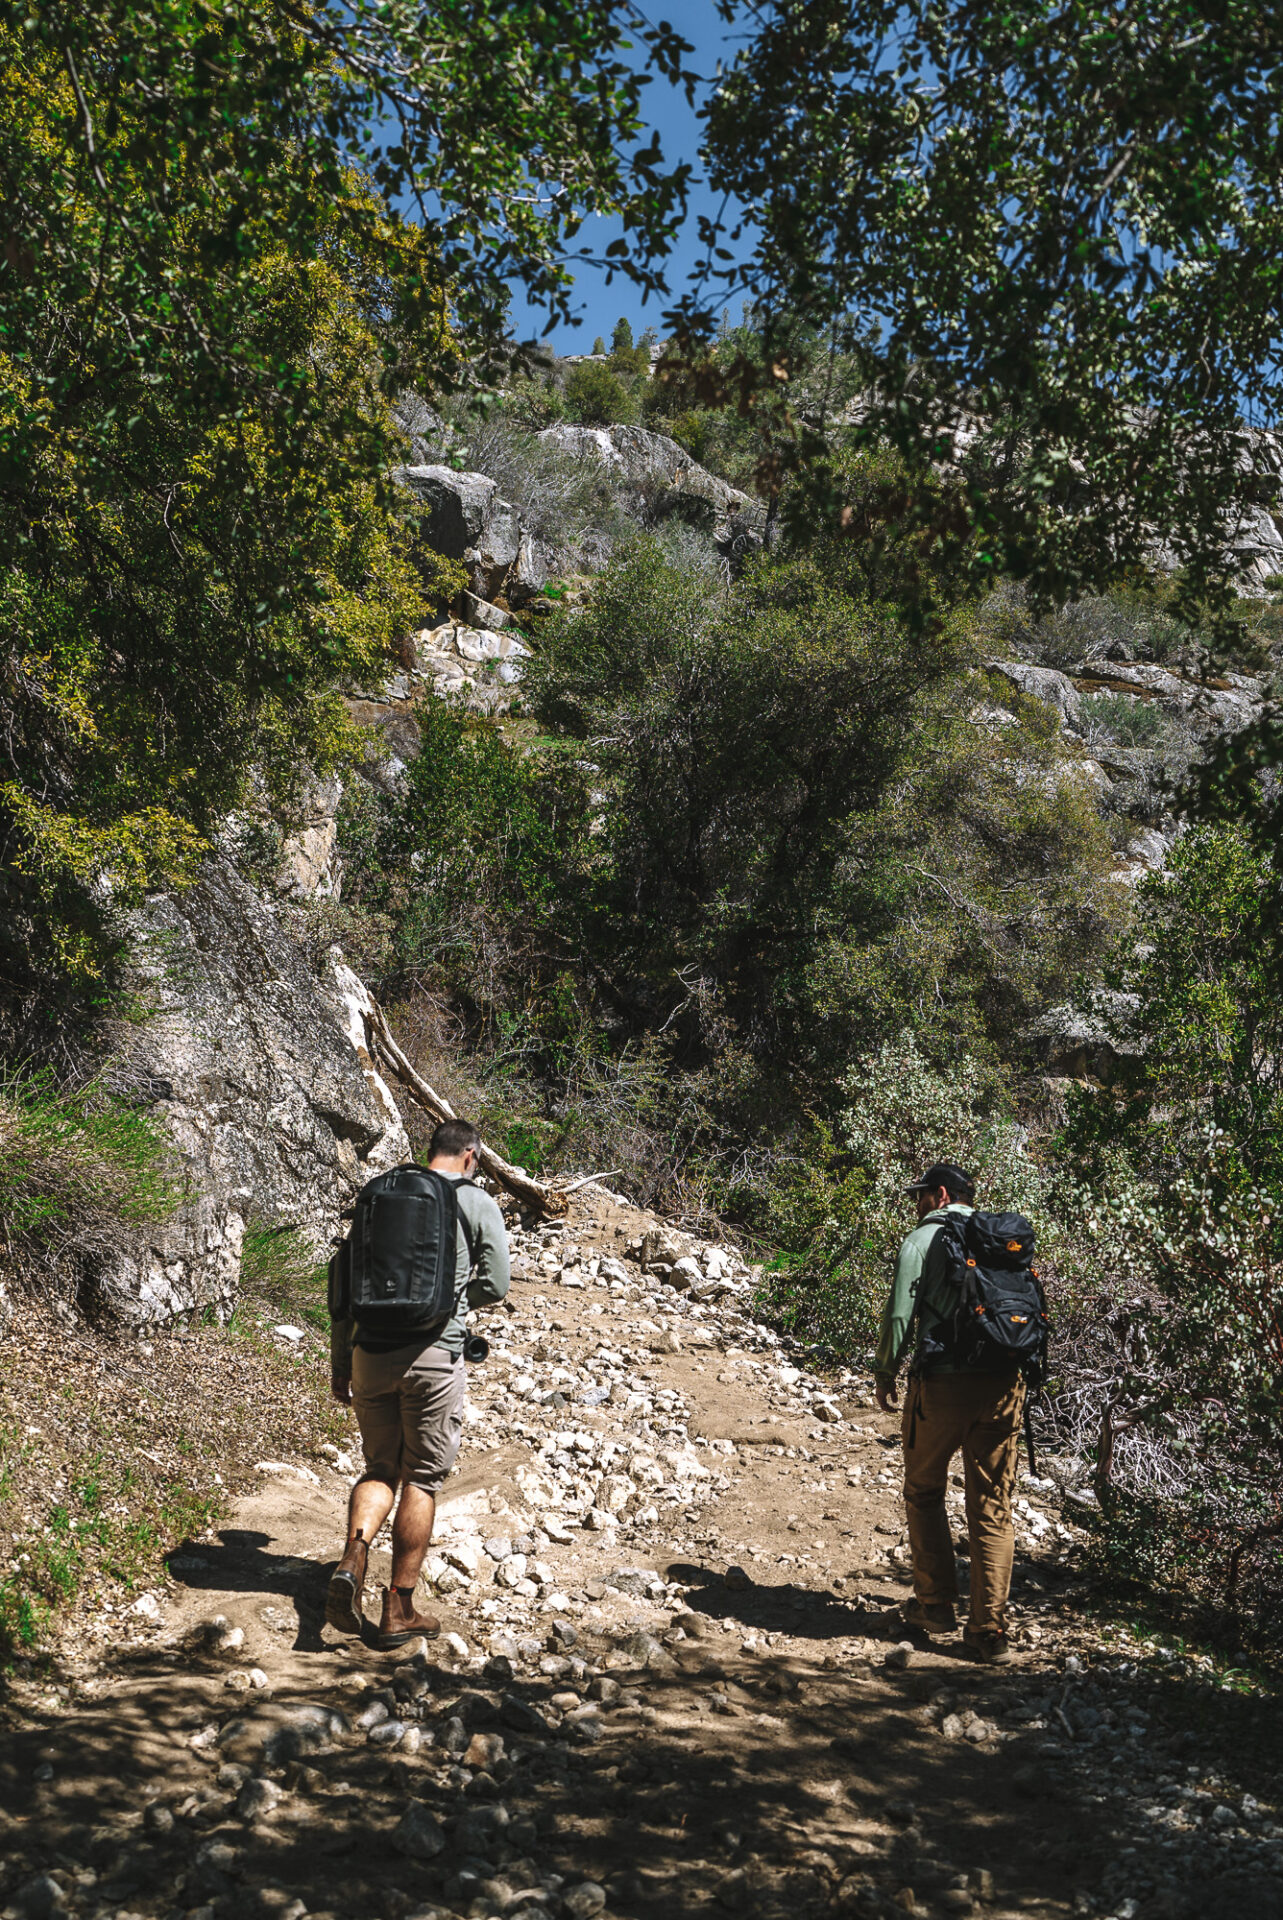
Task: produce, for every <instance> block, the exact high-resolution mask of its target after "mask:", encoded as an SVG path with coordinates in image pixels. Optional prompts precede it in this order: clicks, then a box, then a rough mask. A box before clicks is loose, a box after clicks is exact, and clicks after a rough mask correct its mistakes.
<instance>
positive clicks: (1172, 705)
mask: <svg viewBox="0 0 1283 1920" xmlns="http://www.w3.org/2000/svg"><path fill="white" fill-rule="evenodd" d="M1073 671H1074V681H1075V684H1076V686H1077V688H1078V691H1079V693H1080V694H1083V693H1121V694H1126V695H1128V696H1129V697H1130V698H1132V699H1134V700H1150V701H1153V702H1155V703H1156V704H1157V705H1158V706H1160V707H1161V708H1162V709H1163V711H1164V712H1165V713H1169V714H1172V715H1174V716H1175V717H1177V718H1179V719H1181V720H1183V721H1184V723H1185V725H1186V726H1187V727H1189V728H1190V729H1191V731H1192V732H1194V733H1197V734H1215V733H1232V732H1234V731H1236V730H1237V729H1238V728H1239V727H1243V726H1246V725H1247V723H1248V721H1250V720H1253V719H1255V718H1256V716H1257V714H1258V713H1259V712H1260V710H1261V703H1262V698H1263V692H1262V687H1261V683H1260V681H1259V680H1254V679H1251V678H1249V677H1248V676H1247V675H1245V674H1238V673H1226V674H1220V675H1214V676H1211V677H1209V678H1208V679H1206V680H1197V679H1195V678H1194V677H1193V676H1192V675H1188V676H1187V675H1185V674H1183V673H1177V672H1175V671H1173V669H1172V668H1170V667H1160V666H1156V665H1154V664H1153V663H1152V662H1150V661H1143V660H1136V661H1131V660H1127V661H1121V660H1119V661H1115V660H1111V661H1108V662H1104V661H1085V662H1084V663H1083V664H1082V665H1081V666H1079V667H1077V668H1075V669H1074V670H1073Z"/></svg>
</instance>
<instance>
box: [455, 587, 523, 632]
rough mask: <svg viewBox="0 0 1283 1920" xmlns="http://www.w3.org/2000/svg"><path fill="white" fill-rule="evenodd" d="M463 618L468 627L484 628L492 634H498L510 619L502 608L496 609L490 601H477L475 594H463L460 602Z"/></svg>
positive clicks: (510, 616)
mask: <svg viewBox="0 0 1283 1920" xmlns="http://www.w3.org/2000/svg"><path fill="white" fill-rule="evenodd" d="M460 604H461V607H462V610H463V617H464V619H465V620H466V621H467V623H468V625H469V626H470V627H485V628H487V629H488V630H489V631H490V632H492V633H499V632H501V631H502V630H503V628H504V627H506V626H507V625H508V624H509V622H510V621H511V619H512V615H511V614H510V613H509V612H508V611H507V610H506V608H504V607H496V606H495V604H494V602H493V601H491V600H478V598H477V596H476V594H475V593H465V594H464V595H463V597H462V600H461V602H460Z"/></svg>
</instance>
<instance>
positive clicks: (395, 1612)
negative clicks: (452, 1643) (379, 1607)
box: [375, 1587, 441, 1653]
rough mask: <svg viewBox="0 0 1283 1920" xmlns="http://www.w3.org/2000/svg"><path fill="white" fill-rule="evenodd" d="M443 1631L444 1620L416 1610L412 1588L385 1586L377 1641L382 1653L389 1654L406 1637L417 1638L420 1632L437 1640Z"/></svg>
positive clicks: (428, 1638)
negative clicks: (442, 1623)
mask: <svg viewBox="0 0 1283 1920" xmlns="http://www.w3.org/2000/svg"><path fill="white" fill-rule="evenodd" d="M440 1631H441V1622H440V1621H439V1620H434V1619H433V1617H432V1615H431V1614H430V1613H416V1612H415V1608H414V1589H413V1587H411V1588H409V1589H408V1590H407V1589H406V1588H404V1587H385V1588H384V1589H383V1612H382V1614H381V1616H380V1618H379V1633H378V1638H377V1640H376V1641H375V1645H376V1646H377V1647H378V1648H379V1649H380V1650H381V1651H382V1652H384V1653H390V1652H391V1650H392V1648H393V1647H403V1646H404V1645H405V1643H406V1641H407V1640H415V1639H417V1638H418V1637H419V1635H420V1634H422V1636H423V1638H424V1639H425V1640H435V1639H436V1637H437V1635H438V1634H439V1633H440Z"/></svg>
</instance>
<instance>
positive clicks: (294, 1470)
mask: <svg viewBox="0 0 1283 1920" xmlns="http://www.w3.org/2000/svg"><path fill="white" fill-rule="evenodd" d="M254 1471H255V1473H283V1474H286V1475H288V1476H290V1477H291V1478H293V1479H295V1480H306V1481H308V1482H309V1484H310V1485H312V1486H314V1487H319V1486H320V1484H321V1476H320V1474H319V1473H313V1472H312V1469H311V1467H296V1466H294V1465H292V1463H291V1462H290V1461H288V1460H256V1461H255V1462H254Z"/></svg>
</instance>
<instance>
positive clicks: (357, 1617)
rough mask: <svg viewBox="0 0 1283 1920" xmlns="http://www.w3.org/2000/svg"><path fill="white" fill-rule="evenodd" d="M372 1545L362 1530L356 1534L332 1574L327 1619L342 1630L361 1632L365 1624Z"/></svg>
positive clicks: (326, 1602)
mask: <svg viewBox="0 0 1283 1920" xmlns="http://www.w3.org/2000/svg"><path fill="white" fill-rule="evenodd" d="M369 1558H370V1548H369V1544H368V1542H367V1540H366V1538H365V1535H364V1534H363V1533H362V1532H361V1531H360V1530H359V1529H358V1531H357V1534H356V1537H355V1538H354V1539H353V1541H352V1544H351V1546H350V1547H348V1548H347V1550H346V1551H345V1553H344V1555H343V1558H342V1559H341V1560H340V1561H339V1564H338V1565H337V1567H335V1569H334V1571H333V1573H332V1574H331V1575H330V1584H329V1587H328V1588H327V1589H326V1594H325V1619H326V1624H327V1625H328V1626H331V1627H333V1628H334V1629H335V1630H336V1632H338V1633H360V1632H362V1631H363V1629H364V1627H365V1614H364V1613H363V1612H362V1610H361V1599H362V1595H363V1594H364V1592H365V1569H366V1566H367V1564H368V1563H369Z"/></svg>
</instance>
